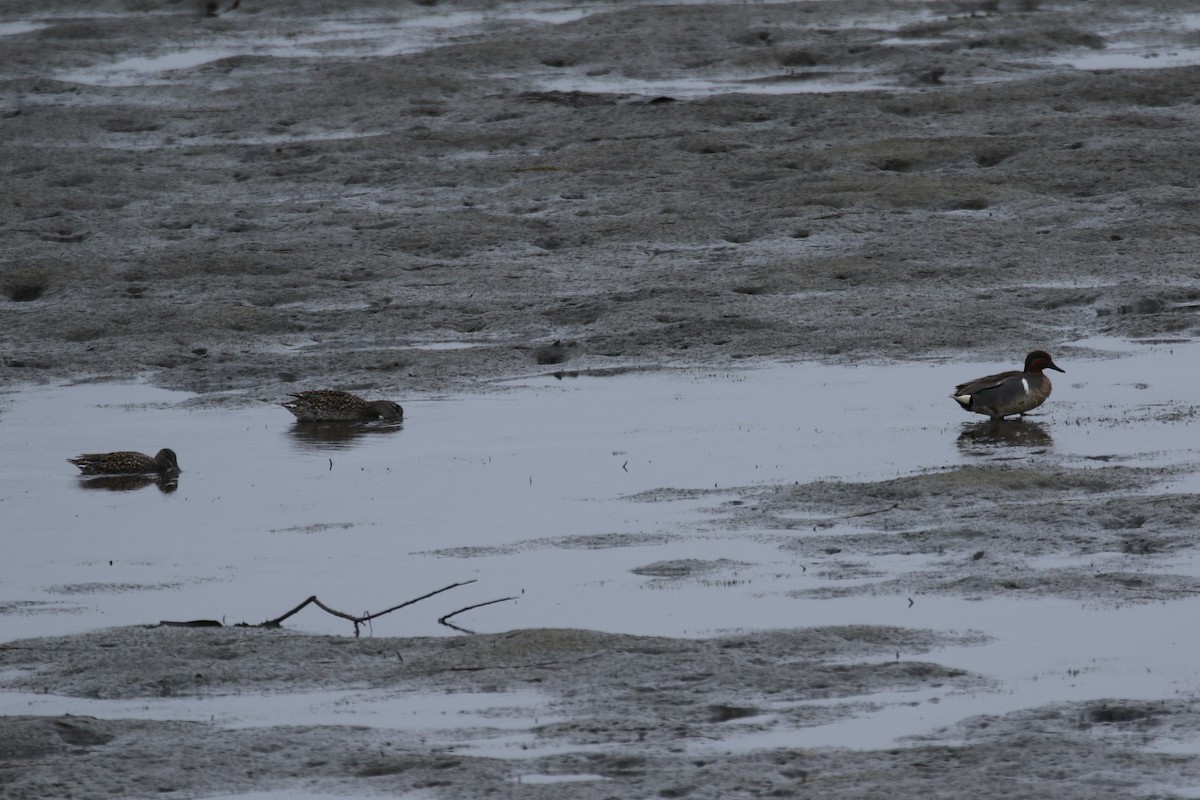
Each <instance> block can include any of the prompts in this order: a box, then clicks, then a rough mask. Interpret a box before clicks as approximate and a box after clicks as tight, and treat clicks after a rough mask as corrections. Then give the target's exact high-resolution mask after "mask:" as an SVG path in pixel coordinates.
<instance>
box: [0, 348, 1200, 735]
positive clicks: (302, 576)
mask: <svg viewBox="0 0 1200 800" xmlns="http://www.w3.org/2000/svg"><path fill="white" fill-rule="evenodd" d="M1080 344H1081V345H1083V346H1085V347H1087V348H1088V349H1090V350H1095V349H1104V348H1113V347H1114V346H1115V345H1114V343H1110V342H1105V341H1091V342H1085V343H1080ZM1120 351H1121V353H1123V354H1124V355H1127V356H1128V355H1135V356H1136V358H1121V359H1099V358H1096V359H1083V358H1078V359H1076V358H1072V356H1071V355H1070V352H1069V351H1068V352H1064V353H1063V354H1061V355H1060V354H1058V353H1056V359H1057V360H1058V362H1059V363H1060V364H1061V365H1062V366H1063V367H1064V368H1065V369H1067V370H1068V374H1066V375H1058V374H1057V373H1055V374H1054V375H1053V378H1054V380H1055V384H1056V388H1055V392H1054V396H1053V397H1052V398H1051V399H1050V401H1049V402H1048V403H1047V405H1046V406H1044V407H1043V409H1041V410H1040V411H1041V413H1040V415H1038V416H1035V417H1031V418H1029V420H1028V421H1026V422H1025V423H1024V424H1020V423H1013V424H1012V426H1011V427H1012V428H1013V429H1014V430H1016V431H1018V432H1019V433H1018V435H1013V436H1001V437H992V438H989V437H988V436H986V435H980V426H979V424H978V423H976V422H974V421H973V419H972V418H971V417H969V416H967V415H965V414H964V413H963V412H962V411H961V410H959V409H958V408H957V406H956V405H955V404H954V402H953V401H952V400H950V399H949V398H948V397H946V395H947V394H948V391H949V389H950V388H952V387H953V385H954V384H955V383H957V382H958V381H960V380H962V379H965V378H970V377H974V376H976V375H979V374H985V373H986V372H989V371H995V370H997V369H1003V368H1005V366H1006V365H1003V364H961V363H954V364H944V363H939V364H931V363H925V364H901V365H864V366H828V365H817V364H800V365H793V366H784V367H770V368H763V369H746V370H737V371H731V370H706V371H701V372H697V371H683V370H680V371H666V372H650V373H631V374H623V375H617V376H609V377H588V376H580V377H575V378H563V379H557V378H554V377H551V376H537V377H530V378H527V379H521V380H515V381H510V382H508V383H506V384H504V385H502V386H501V387H498V388H499V391H496V392H494V393H490V394H483V395H464V396H455V397H449V398H412V399H409V398H398V399H400V400H402V401H403V403H404V406H405V410H406V419H405V421H404V423H403V424H402V425H367V426H360V427H352V428H349V429H347V428H339V427H336V426H311V425H310V426H305V425H298V424H295V423H293V422H292V421H291V419H290V417H289V415H288V414H287V413H286V412H285V411H283V410H282V409H280V408H279V407H278V406H276V405H273V403H270V402H265V401H264V402H263V403H262V405H261V406H254V407H247V408H239V409H210V408H196V407H194V405H188V404H184V401H185V400H187V399H188V397H189V396H188V395H186V394H182V393H175V392H167V391H163V390H158V389H153V388H148V387H145V386H114V385H105V384H80V385H74V386H53V387H39V388H25V389H21V390H19V391H16V392H13V393H10V394H8V395H4V396H0V450H2V451H3V452H5V453H7V454H10V457H9V458H7V459H4V460H3V461H2V463H0V514H2V515H3V518H4V525H3V533H2V534H0V535H2V536H3V541H4V547H5V551H6V554H7V558H6V559H4V560H3V561H2V562H0V607H3V608H4V610H5V613H4V615H3V616H2V617H0V621H2V627H0V639H2V640H12V639H16V638H22V637H28V636H38V635H49V634H62V633H71V632H77V631H84V630H90V629H94V628H97V627H103V626H109V625H125V624H138V623H153V622H156V621H158V620H159V619H174V620H184V619H196V618H217V619H222V620H224V621H226V622H240V621H247V622H259V621H262V620H265V619H269V618H273V617H276V616H278V615H280V614H282V613H283V612H285V611H287V610H288V609H290V608H292V607H293V606H294V605H296V604H297V603H299V602H300V601H302V600H303V599H304V598H306V597H308V596H309V595H313V594H316V595H318V596H319V597H320V598H321V600H322V601H324V602H325V603H327V604H330V605H332V606H334V607H336V608H339V609H342V610H345V611H347V612H352V613H360V612H366V611H374V610H381V609H383V608H386V607H389V606H392V605H395V604H397V603H399V602H402V601H404V600H407V599H410V598H413V597H416V596H418V595H421V594H424V593H425V592H427V591H430V590H433V589H436V588H439V587H441V586H445V585H448V584H450V583H453V582H456V581H462V580H472V579H473V580H477V581H478V582H477V583H474V584H471V585H469V586H465V587H460V588H458V589H455V590H453V591H451V592H448V593H446V594H443V595H440V596H438V597H436V598H433V599H431V600H427V601H424V602H423V603H420V604H417V605H416V606H413V607H411V608H409V609H405V610H404V611H401V612H398V613H396V614H392V615H389V616H385V617H383V618H381V619H379V620H377V621H376V622H375V623H374V627H373V632H374V633H375V634H377V635H423V634H443V633H449V631H448V629H447V628H445V627H442V626H439V625H438V624H437V622H436V619H437V617H438V616H440V615H442V614H445V613H447V612H449V611H453V610H455V609H458V608H461V607H464V606H467V605H471V604H474V603H479V602H484V601H487V600H491V599H494V598H500V597H510V596H512V597H516V598H517V599H516V600H515V601H508V602H504V603H499V604H496V605H491V606H487V607H485V608H480V609H476V610H474V611H470V612H467V613H464V614H462V615H460V616H458V617H455V620H454V621H455V622H456V623H457V624H460V625H462V626H464V627H466V628H469V629H472V630H478V631H503V630H508V629H514V628H527V627H539V626H554V627H579V628H591V629H597V630H604V631H613V632H626V633H635V634H655V635H659V634H661V635H673V636H680V635H682V636H699V635H708V634H711V633H713V632H719V631H725V630H736V629H747V628H784V627H786V628H792V627H802V626H810V625H830V624H872V625H904V626H911V627H929V628H934V629H938V630H956V631H964V630H971V629H974V630H981V631H983V632H984V633H986V634H988V635H990V636H992V637H995V638H994V640H993V641H992V642H991V643H989V644H987V645H983V646H978V647H967V648H954V649H952V650H949V651H944V652H939V653H935V654H932V655H928V656H925V655H920V656H917V655H914V654H904V656H903V657H904V658H910V657H916V658H922V659H925V658H927V659H928V660H936V661H938V662H939V663H942V664H946V665H951V666H958V667H962V668H964V669H969V670H973V671H977V672H980V673H982V674H986V675H989V676H992V677H995V678H996V679H997V680H998V681H999V682H1000V686H1001V687H1002V689H1001V691H998V692H994V693H980V694H976V695H971V696H961V697H954V696H951V697H946V696H939V695H937V693H936V692H934V693H932V694H929V695H928V696H926V695H925V694H921V695H917V696H904V695H888V696H879V697H871V698H870V699H871V700H873V701H878V702H880V703H882V704H883V705H884V708H883V710H881V711H879V712H876V713H873V714H867V715H865V716H862V717H859V718H856V719H854V720H850V721H846V722H844V723H838V724H837V725H834V726H822V727H821V728H820V729H814V731H813V741H812V742H811V744H812V745H814V746H816V745H817V744H826V745H831V744H854V743H857V744H856V746H868V745H869V743H872V742H875V743H877V742H879V741H891V740H893V739H894V738H895V737H897V736H903V735H908V734H913V733H921V732H927V731H929V730H932V729H933V728H935V727H937V726H939V725H943V724H949V723H951V722H953V721H956V720H958V719H961V718H963V717H964V716H967V715H969V714H973V713H993V712H996V713H998V712H1001V711H1004V710H1011V709H1013V708H1023V707H1029V706H1031V705H1036V704H1037V703H1041V702H1051V701H1060V700H1070V699H1087V698H1093V697H1111V696H1120V697H1146V698H1151V697H1163V696H1170V695H1171V694H1173V693H1175V692H1181V691H1182V692H1194V691H1197V690H1200V679H1198V678H1197V677H1196V675H1195V671H1194V664H1195V663H1196V661H1197V660H1198V657H1200V652H1197V650H1198V647H1200V645H1198V644H1197V643H1196V642H1195V641H1194V639H1190V638H1188V637H1183V636H1180V635H1178V631H1181V630H1187V625H1186V623H1187V621H1188V620H1189V619H1191V618H1193V617H1194V615H1195V613H1196V611H1197V608H1196V604H1197V603H1200V601H1180V602H1175V603H1171V604H1169V605H1154V606H1131V607H1118V608H1113V607H1108V606H1099V605H1095V604H1088V603H1079V602H1073V601H1065V600H1037V601H1027V600H1026V601H1021V600H1014V599H1010V598H992V599H986V600H975V601H972V600H965V599H960V598H939V597H931V596H921V597H920V598H918V599H917V602H916V603H915V604H913V605H912V606H911V607H910V606H909V604H908V601H907V598H905V597H900V596H864V597H849V598H840V599H822V600H814V599H796V598H794V597H792V596H790V595H789V593H790V592H794V591H797V590H805V589H813V588H820V587H822V586H826V585H828V586H839V587H844V586H846V585H847V583H846V581H845V580H838V579H834V578H828V577H821V576H819V575H817V574H815V573H816V572H818V571H817V570H812V571H807V570H806V569H805V566H806V565H805V564H804V563H803V561H802V560H801V559H799V558H798V557H797V556H796V555H795V554H794V553H791V552H789V551H788V550H787V549H786V548H781V546H780V544H781V539H780V538H779V536H778V532H777V531H775V532H772V531H762V532H756V531H740V532H732V533H731V532H728V531H724V530H722V529H721V528H720V527H719V526H717V525H715V524H713V523H710V522H707V521H706V520H707V519H708V518H709V517H711V516H712V514H711V512H708V511H706V509H711V508H713V507H715V506H717V505H718V504H720V503H721V502H722V501H724V500H727V499H730V498H732V497H736V496H737V495H736V493H735V492H732V491H731V492H730V493H729V494H726V493H725V492H724V490H725V489H732V487H739V486H753V485H764V484H779V483H790V482H793V481H795V482H808V481H813V480H818V479H822V478H839V479H847V480H852V481H876V480H881V479H888V478H893V477H898V476H902V475H907V474H912V473H914V472H917V471H922V470H929V469H942V468H947V467H953V466H956V465H962V464H969V463H978V462H979V461H981V460H991V459H1005V460H1007V459H1028V460H1031V461H1050V462H1054V463H1062V464H1067V465H1072V466H1076V467H1078V468H1081V469H1103V468H1105V465H1106V464H1108V463H1113V462H1117V463H1121V464H1125V465H1174V466H1181V467H1183V468H1184V470H1183V471H1182V472H1181V475H1183V476H1184V477H1181V478H1179V479H1178V480H1177V481H1176V484H1177V486H1178V488H1179V490H1188V491H1191V490H1194V489H1195V488H1196V487H1195V485H1194V484H1195V478H1194V477H1193V476H1194V475H1195V474H1196V472H1195V470H1194V469H1193V465H1194V464H1196V463H1197V461H1200V458H1198V455H1197V451H1196V449H1195V448H1194V447H1193V439H1194V437H1192V436H1191V435H1190V434H1191V431H1190V428H1191V426H1192V418H1193V414H1192V413H1177V412H1180V411H1187V410H1188V409H1191V407H1190V406H1188V405H1187V404H1186V402H1184V403H1181V398H1182V399H1184V400H1185V401H1186V399H1188V398H1193V397H1198V396H1200V375H1198V374H1197V373H1196V371H1195V370H1194V369H1193V368H1192V365H1193V364H1194V360H1195V356H1196V347H1195V346H1192V345H1186V346H1183V345H1175V344H1163V345H1151V346H1129V345H1123V344H1122V345H1120ZM1114 355H1116V353H1114ZM275 399H276V398H272V400H275ZM280 399H281V398H280ZM1192 411H1194V409H1192ZM160 447H171V448H173V449H175V450H176V452H177V453H178V454H179V461H180V465H181V467H182V468H183V470H184V472H183V474H182V475H180V476H179V480H178V484H177V486H175V487H174V488H173V490H170V491H164V489H170V488H171V487H162V486H160V485H159V484H157V483H155V482H148V483H145V484H144V485H141V486H130V487H119V488H95V487H94V484H93V483H92V482H90V481H88V480H87V479H84V478H81V477H78V476H77V475H75V474H74V472H75V469H74V467H72V466H71V465H69V464H67V463H66V462H65V461H64V459H65V458H67V457H69V456H73V455H76V454H77V453H79V452H84V451H96V450H111V449H141V450H144V451H149V452H154V451H156V450H157V449H158V448H160ZM1101 459H1102V460H1101ZM710 489H717V490H718V491H717V493H716V494H709V493H703V494H699V495H696V494H695V492H694V491H693V490H710ZM656 490H664V491H656ZM647 493H649V494H647ZM843 529H845V530H847V531H848V532H850V531H852V530H853V529H852V528H849V527H845V528H843ZM825 533H828V531H826V532H825ZM790 535H793V536H794V535H796V534H795V532H791V533H790ZM921 558H922V557H917V556H912V557H909V556H895V557H889V558H880V559H875V560H873V561H872V564H871V567H872V569H873V570H875V571H877V572H881V573H883V574H885V575H893V574H898V573H903V572H907V571H910V570H912V569H916V568H918V567H920V566H921ZM685 559H692V560H698V561H707V562H720V563H719V564H717V565H716V567H715V569H714V571H712V572H709V573H707V574H702V575H698V576H694V577H691V578H685V579H678V580H677V579H671V578H669V577H668V578H663V577H655V576H654V574H653V573H654V572H655V570H650V571H649V572H650V573H651V574H637V573H635V572H633V570H634V569H636V568H639V567H645V566H646V565H650V564H654V563H656V562H662V561H666V562H671V561H681V560H685ZM722 560H723V561H722ZM1097 562H1098V566H1099V567H1102V566H1103V564H1102V563H1101V562H1100V560H1099V559H1097ZM1159 566H1161V565H1159ZM1169 571H1171V572H1176V573H1180V574H1187V575H1196V574H1200V563H1197V562H1196V559H1195V558H1192V557H1188V556H1181V557H1178V558H1175V559H1174V560H1173V561H1172V563H1171V566H1170V570H1169ZM877 579H878V578H872V580H877ZM1035 614H1036V616H1037V619H1038V621H1039V622H1038V625H1036V626H1031V625H1029V624H1028V620H1029V619H1030V618H1031V617H1032V616H1033V615H1035ZM287 625H288V627H291V628H295V629H301V630H308V631H313V632H322V633H333V634H343V635H350V634H351V633H352V628H351V627H350V625H349V624H348V623H346V622H344V621H341V620H337V619H335V618H333V617H330V616H327V615H325V614H323V613H322V612H319V611H317V610H316V609H313V608H309V609H307V610H305V611H304V612H302V613H301V614H299V615H297V616H296V617H293V618H291V619H290V620H288V622H287ZM1098 631H1104V634H1103V635H1099V634H1098V633H1096V632H1098ZM1147 665H1153V669H1152V670H1150V671H1149V672H1148V671H1147ZM356 697H358V696H356ZM359 701H361V702H359ZM382 701H384V698H382V697H381V696H378V695H372V694H371V693H363V694H362V696H361V697H358V700H357V701H355V702H354V703H352V704H351V705H352V706H354V707H359V706H361V707H363V708H367V709H369V708H370V703H371V702H376V703H378V702H382ZM21 702H22V701H21V698H17V697H14V696H7V697H6V698H4V699H3V700H2V703H3V705H2V707H0V712H2V713H21V712H20V711H19V710H18V709H17V707H15V706H14V705H13V704H14V703H16V704H17V706H19V705H20V704H21ZM47 702H48V700H47ZM914 703H915V705H913V704H914ZM251 712H252V708H250V707H249V706H247V707H246V708H243V709H241V710H240V712H238V713H241V714H243V715H250V714H251ZM26 713H27V712H26ZM73 713H78V712H73ZM86 713H93V714H96V715H98V716H106V715H107V714H104V713H102V711H101V708H96V709H92V708H90V707H89V709H88V710H87V711H86ZM203 713H204V714H206V715H211V713H212V709H211V708H209V707H207V706H206V707H205V711H204V712H203ZM366 716H368V717H370V716H371V715H370V714H367V715H366ZM389 719H390V718H389V717H388V715H387V714H383V715H382V716H378V717H372V718H369V719H367V718H364V719H359V720H357V721H356V724H381V725H385V726H387V725H390V724H391V722H390V721H389ZM758 722H762V720H761V719H759V720H758ZM227 723H228V724H239V723H238V722H237V721H235V720H233V719H231V720H228V721H227ZM240 724H247V723H245V722H244V721H243V722H242V723H240ZM251 724H252V723H251ZM783 729H785V730H786V729H788V728H787V726H784V728H783ZM788 736H789V737H790V738H789V742H791V745H790V746H796V744H795V741H796V738H795V735H794V731H793V732H792V733H789V734H788ZM743 744H744V745H745V746H747V747H753V746H761V745H764V744H770V734H769V731H768V732H763V731H761V730H756V731H755V732H753V733H748V734H747V736H746V737H745V739H744V742H743ZM722 746H726V747H737V746H739V744H738V740H735V741H734V742H732V743H731V742H726V743H724V745H722ZM472 751H473V752H475V751H478V752H485V753H489V754H494V755H504V756H509V757H514V756H528V755H529V754H530V752H529V749H528V742H527V741H524V740H522V739H521V738H519V737H518V738H516V739H513V740H512V742H511V743H506V742H505V741H504V740H497V739H493V738H491V737H489V738H487V739H486V740H483V741H482V742H480V743H478V744H477V745H476V746H474V748H473V750H472Z"/></svg>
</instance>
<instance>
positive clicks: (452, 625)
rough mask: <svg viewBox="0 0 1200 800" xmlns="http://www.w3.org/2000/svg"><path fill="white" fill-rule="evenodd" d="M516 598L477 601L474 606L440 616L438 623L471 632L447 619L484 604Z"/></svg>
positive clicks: (488, 604) (481, 606)
mask: <svg viewBox="0 0 1200 800" xmlns="http://www.w3.org/2000/svg"><path fill="white" fill-rule="evenodd" d="M516 599H517V598H515V597H501V598H500V599H498V600H488V601H487V602H486V603H476V604H475V605H473V606H467V607H465V608H460V609H459V610H458V611H451V612H450V613H449V614H447V615H445V616H444V617H438V624H439V625H445V626H446V627H447V628H454V630H456V631H463V633H470V631H467V630H466V629H465V628H460V627H458V626H457V625H454V624H452V623H449V622H447V621H446V620H448V619H450V618H451V617H453V616H457V615H458V614H461V613H463V612H464V611H470V610H471V609H473V608H483V607H484V606H490V605H493V604H495V603H503V602H506V601H508V600H516Z"/></svg>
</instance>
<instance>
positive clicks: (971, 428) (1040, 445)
mask: <svg viewBox="0 0 1200 800" xmlns="http://www.w3.org/2000/svg"><path fill="white" fill-rule="evenodd" d="M979 445H991V446H992V447H1026V448H1037V449H1040V450H1050V449H1052V448H1053V447H1054V439H1053V438H1052V437H1051V436H1050V433H1049V431H1047V430H1046V427H1045V426H1044V425H1043V424H1042V423H1040V422H1034V421H1032V420H1028V419H1013V420H1002V419H997V420H987V421H986V422H973V423H970V424H967V425H963V430H962V433H961V434H959V437H958V447H959V449H960V450H968V449H971V448H976V447H978V446H979Z"/></svg>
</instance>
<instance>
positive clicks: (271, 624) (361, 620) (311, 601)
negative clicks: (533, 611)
mask: <svg viewBox="0 0 1200 800" xmlns="http://www.w3.org/2000/svg"><path fill="white" fill-rule="evenodd" d="M468 583H475V579H474V578H472V579H471V580H469V581H459V582H458V583H452V584H450V585H449V586H443V587H442V588H441V589H434V590H433V591H432V592H429V593H428V594H423V595H421V596H420V597H414V598H413V599H412V600H406V601H404V602H403V603H401V604H400V605H397V606H392V607H391V608H386V609H384V610H383V611H377V612H375V613H374V614H364V615H362V616H358V617H356V616H354V615H352V614H347V613H346V612H344V611H338V610H337V609H335V608H330V607H329V606H327V605H325V604H324V603H322V602H321V601H320V600H318V599H317V596H316V595H315V594H314V595H313V596H312V597H310V598H308V599H307V600H305V601H304V602H303V603H301V604H300V605H298V606H296V607H295V608H293V609H292V610H291V611H289V612H287V613H286V614H284V615H283V616H281V617H276V618H275V619H269V620H267V621H266V622H260V623H259V624H258V625H257V626H256V627H259V628H278V627H280V626H281V625H282V624H283V621H284V620H285V619H287V618H288V617H290V616H292V615H293V614H297V613H299V612H300V611H301V610H302V609H304V608H305V607H306V606H309V605H314V606H316V607H317V608H319V609H321V610H322V611H325V612H327V613H329V614H332V615H333V616H335V617H341V618H342V619H347V620H350V622H352V623H354V635H355V636H358V635H359V628H360V627H361V626H362V625H364V624H365V623H368V622H370V621H371V620H373V619H376V618H377V617H382V616H383V615H384V614H390V613H392V612H393V611H398V610H400V609H402V608H404V607H405V606H411V605H412V604H413V603H419V602H421V601H422V600H427V599H429V598H430V597H433V596H434V595H435V594H441V593H442V592H448V591H450V590H451V589H456V588H458V587H459V586H466V585H467V584H468ZM492 602H499V601H496V600H493V601H492ZM481 605H487V604H486V603H482V604H481ZM461 610H462V611H466V610H467V609H465V608H464V609H461ZM454 613H455V614H457V613H458V611H455V612H454ZM442 619H445V617H443V618H442ZM439 621H440V620H439Z"/></svg>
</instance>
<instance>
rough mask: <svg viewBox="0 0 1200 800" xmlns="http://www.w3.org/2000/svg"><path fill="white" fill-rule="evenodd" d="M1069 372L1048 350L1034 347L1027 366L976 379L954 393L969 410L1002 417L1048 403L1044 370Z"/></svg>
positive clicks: (1047, 383)
mask: <svg viewBox="0 0 1200 800" xmlns="http://www.w3.org/2000/svg"><path fill="white" fill-rule="evenodd" d="M1047 369H1052V370H1054V371H1056V372H1062V373H1064V374H1065V373H1066V370H1065V369H1063V368H1062V367H1060V366H1058V365H1057V364H1055V363H1054V359H1052V358H1051V357H1050V354H1049V353H1047V352H1046V351H1045V350H1034V351H1033V352H1032V353H1030V354H1029V355H1027V356H1025V368H1024V369H1022V370H1013V371H1011V372H1001V373H998V374H996V375H988V376H987V377H985V378H976V379H975V380H973V381H967V382H966V383H962V384H959V385H958V386H956V387H955V389H954V394H952V395H950V396H951V397H953V398H954V401H955V402H956V403H958V404H959V405H960V406H962V407H963V409H965V410H966V411H971V412H973V413H975V414H983V415H984V416H987V417H991V418H992V419H993V420H1001V419H1004V418H1005V417H1007V416H1011V415H1012V414H1020V415H1021V416H1024V415H1025V412H1027V411H1032V410H1033V409H1035V408H1037V407H1038V406H1040V405H1041V404H1042V403H1044V402H1046V398H1047V397H1049V396H1050V389H1051V386H1050V379H1049V378H1048V377H1046V375H1045V374H1043V372H1042V371H1043V370H1047Z"/></svg>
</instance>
